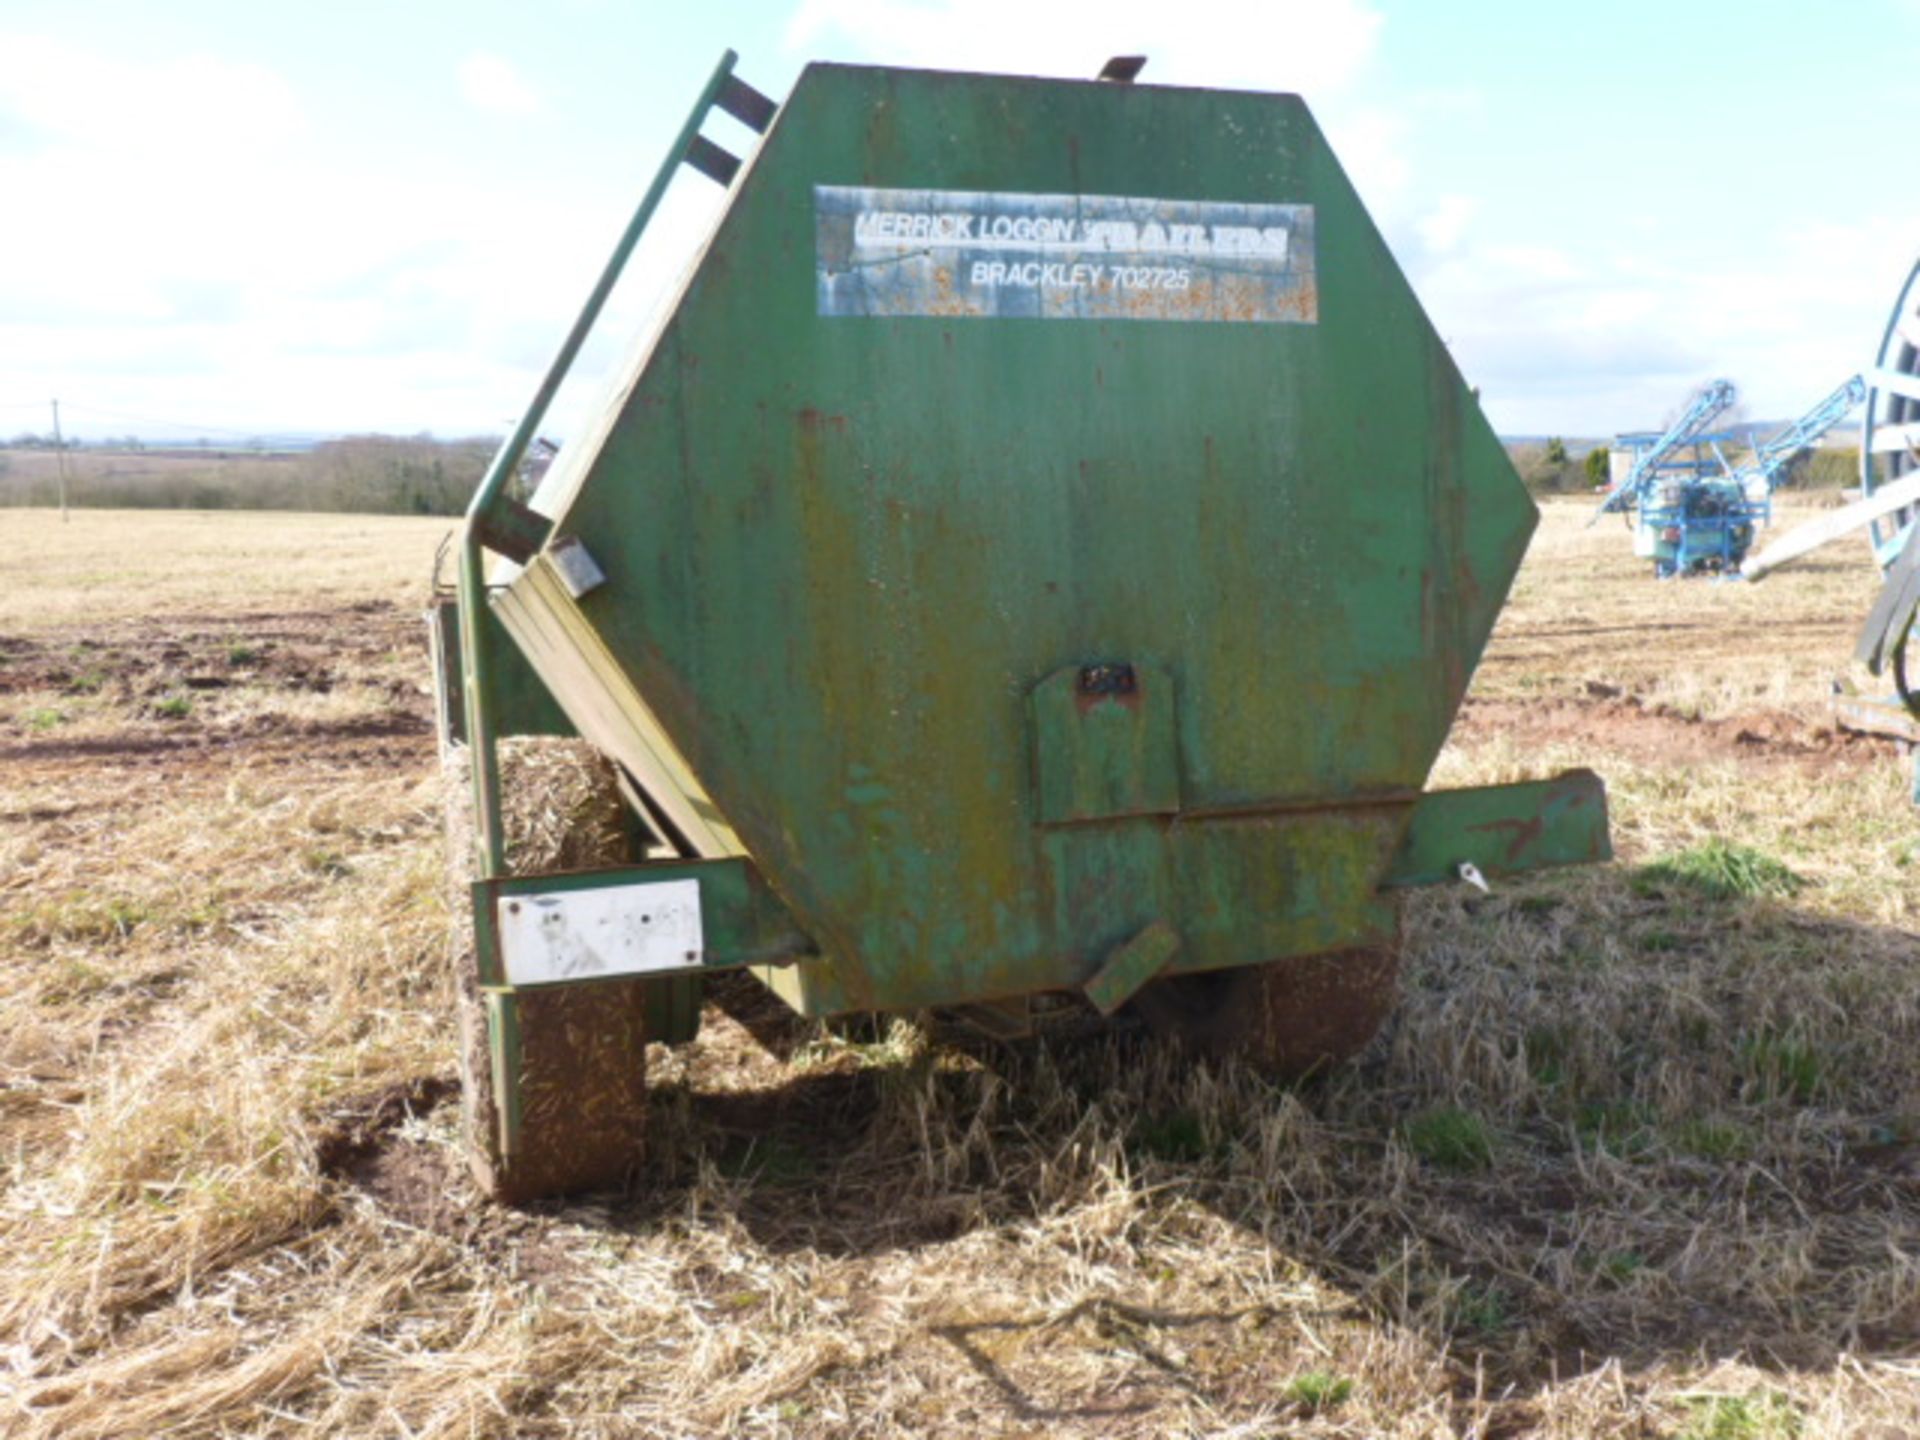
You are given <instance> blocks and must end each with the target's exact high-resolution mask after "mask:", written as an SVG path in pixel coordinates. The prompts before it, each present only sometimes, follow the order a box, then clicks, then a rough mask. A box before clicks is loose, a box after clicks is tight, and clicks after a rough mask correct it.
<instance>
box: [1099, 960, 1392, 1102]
mask: <svg viewBox="0 0 1920 1440" xmlns="http://www.w3.org/2000/svg"><path fill="white" fill-rule="evenodd" d="M1399 974H1400V945H1399V942H1398V940H1397V939H1396V940H1394V941H1392V942H1390V943H1387V944H1383V945H1377V946H1371V947H1368V948H1364V949H1356V950H1340V951H1336V952H1334V953H1332V954H1328V955H1309V956H1305V957H1303V958H1300V959H1289V960H1273V961H1269V962H1268V963H1266V964H1264V965H1245V966H1241V967H1239V968H1237V969H1232V970H1210V971H1205V972H1202V973H1200V974H1196V975H1174V976H1170V977H1168V978H1167V979H1165V980H1158V981H1155V982H1154V983H1153V984H1151V985H1149V986H1147V987H1146V988H1145V989H1144V990H1142V991H1141V992H1140V994H1139V995H1137V996H1135V997H1134V1000H1133V1006H1134V1008H1135V1010H1137V1011H1138V1012H1139V1014H1140V1016H1141V1018H1142V1019H1144V1020H1145V1021H1146V1022H1147V1024H1148V1026H1149V1027H1150V1028H1151V1029H1153V1030H1154V1031H1156V1032H1158V1033H1159V1034H1161V1035H1164V1036H1166V1037H1168V1038H1169V1039H1172V1040H1175V1041H1177V1042H1179V1043H1181V1044H1184V1045H1187V1046H1190V1047H1192V1048H1193V1049H1194V1050H1196V1051H1198V1052H1200V1053H1201V1054H1205V1055H1211V1056H1220V1057H1224V1056H1228V1055H1232V1056H1237V1057H1238V1058H1240V1059H1242V1060H1244V1061H1245V1062H1246V1063H1248V1064H1250V1065H1252V1066H1254V1067H1255V1068H1256V1069H1258V1070H1261V1071H1263V1072H1265V1073H1267V1074H1269V1075H1272V1076H1274V1077H1275V1078H1276V1079H1283V1080H1298V1079H1304V1078H1305V1077H1306V1076H1309V1075H1313V1074H1317V1073H1319V1072H1321V1071H1324V1070H1326V1069H1328V1068H1329V1067H1331V1066H1334V1065H1338V1064H1340V1063H1341V1062H1342V1061H1345V1060H1350V1059H1352V1058H1353V1057H1354V1056H1355V1055H1357V1054H1359V1053H1360V1052H1361V1051H1362V1050H1364V1049H1365V1048H1366V1045H1367V1042H1368V1041H1369V1040H1371V1039H1372V1038H1373V1036H1374V1033H1375V1032H1376V1031H1377V1030H1379V1028H1380V1026H1381V1023H1382V1022H1383V1021H1385V1019H1386V1018H1387V1016H1388V1015H1389V1014H1390V1013H1391V1012H1392V1010H1393V1005H1394V1001H1395V999H1396V998H1397V995H1398V983H1397V982H1398V979H1399Z"/></svg>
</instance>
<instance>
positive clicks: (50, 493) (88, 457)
mask: <svg viewBox="0 0 1920 1440" xmlns="http://www.w3.org/2000/svg"><path fill="white" fill-rule="evenodd" d="M20 438H21V439H23V440H25V439H29V438H30V439H33V440H35V441H39V440H40V438H41V437H37V436H36V437H20ZM498 445H499V442H498V441H496V440H493V439H487V438H475V439H466V440H436V439H434V438H432V437H431V436H426V435H418V436H394V435H353V436H348V437H346V438H344V439H340V440H327V441H323V442H321V443H320V444H318V445H315V446H314V447H313V448H312V449H311V450H306V451H302V452H298V453H279V454H274V453H260V452H254V451H249V450H245V449H236V450H233V451H223V452H212V453H207V454H186V453H181V452H179V451H173V452H168V451H165V450H156V449H133V448H127V447H120V446H113V445H111V444H110V442H99V441H96V442H95V443H94V444H92V445H90V446H87V447H85V448H84V449H82V450H77V451H73V453H70V454H69V455H67V457H66V468H67V473H68V483H67V502H68V504H70V505H74V506H87V507H95V508H104V509H135V510H139V509H159V510H322V511H335V512H339V511H348V512H363V513H368V514H380V515H457V514H459V513H460V512H461V511H463V510H465V509H466V505H467V501H468V500H469V499H471V498H472V495H473V492H474V489H475V488H476V487H477V486H478V485H479V483H480V477H481V476H482V475H483V474H484V473H485V471H486V468H487V464H488V462H489V461H490V460H491V459H492V458H493V454H494V451H495V450H496V449H497V448H498ZM68 448H69V449H70V450H72V446H71V445H69V447H68ZM51 449H52V441H51V439H50V438H47V439H46V440H45V441H44V443H35V444H18V445H9V446H8V447H7V448H6V449H0V505H51V504H53V503H54V502H55V498H56V495H57V490H56V488H55V487H56V481H57V474H58V463H57V462H58V457H57V456H55V455H53V454H51V453H49V452H50V451H51ZM10 462H17V463H10Z"/></svg>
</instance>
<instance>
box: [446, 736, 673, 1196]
mask: <svg viewBox="0 0 1920 1440" xmlns="http://www.w3.org/2000/svg"><path fill="white" fill-rule="evenodd" d="M605 763H606V762H605V761H604V760H601V759H600V757H599V756H598V755H597V754H595V753H594V752H593V751H592V750H591V749H590V748H589V747H587V746H586V745H585V744H584V743H583V742H580V741H567V740H551V739H538V740H536V739H530V738H514V739H509V740H505V741H502V742H501V747H500V769H501V792H502V796H503V801H502V808H503V810H504V812H505V814H504V816H503V819H504V822H505V825H506V830H507V858H508V867H509V869H510V870H512V871H513V872H514V873H517V874H526V873H534V874H538V873H544V872H546V871H550V870H559V869H573V868H586V867H588V866H591V865H594V864H600V865H607V864H617V863H620V862H621V861H622V860H623V859H624V858H625V856H624V855H623V854H614V853H612V852H613V850H614V849H615V848H616V846H617V843H618V842H617V841H616V840H615V838H614V836H615V834H616V833H617V832H616V831H615V830H613V829H611V828H600V829H597V827H595V826H593V825H584V826H583V825H580V824H577V823H575V824H566V823H563V819H562V817H567V816H568V814H569V812H570V811H575V810H577V809H578V808H579V807H580V806H581V805H582V804H590V803H591V802H592V798H593V796H592V792H594V791H595V790H597V789H598V788H599V787H600V786H601V784H602V780H603V777H602V776H601V775H600V774H599V773H598V770H599V768H600V767H604V766H605ZM446 769H447V802H448V803H447V806H446V813H447V856H448V866H447V869H448V877H449V881H450V884H449V887H448V888H449V892H450V893H449V907H450V910H451V917H452V925H451V958H452V965H453V981H454V984H453V991H454V1009H455V1014H456V1018H457V1020H458V1025H459V1060H460V1096H461V1100H460V1109H461V1121H462V1130H463V1132H464V1134H463V1139H464V1141H465V1149H466V1152H467V1156H468V1160H469V1162H470V1164H471V1166H472V1168H473V1171H474V1174H475V1176H476V1178H477V1179H478V1180H479V1181H480V1184H481V1185H482V1187H483V1188H484V1189H485V1190H486V1191H487V1193H488V1194H489V1195H490V1196H491V1197H492V1198H494V1199H496V1200H500V1201H503V1202H505V1203H509V1204H518V1203H521V1202H524V1201H528V1200H535V1199H540V1198H543V1197H546V1196H552V1195H562V1194H567V1193H571V1192H575V1191H581V1190H605V1189H615V1188H619V1187H621V1186H623V1185H624V1184H626V1183H627V1181H628V1180H630V1178H631V1177H632V1174H633V1172H634V1169H635V1167H636V1166H637V1164H638V1162H639V1159H640V1150H641V1142H642V1139H643V1138H644V1134H645V1128H646V1105H647V1090H646V1056H647V1041H648V1039H649V1037H650V1035H652V1034H654V1033H658V1032H659V1031H660V1030H661V1028H662V1026H664V1025H665V1024H666V1022H667V1017H666V1016H663V1015H662V1016H653V1015H650V1014H649V1005H650V1003H651V1004H652V1005H654V1006H656V1007H657V1006H659V1005H660V1004H661V1003H662V1002H663V1000H664V999H665V996H664V993H663V992H661V991H660V990H659V989H658V988H657V987H655V988H650V987H649V986H648V985H647V983H646V982H644V981H609V982H604V983H599V984H588V985H560V986H554V987H551V988H547V989H536V990H519V991H514V992H511V993H505V994H503V993H498V992H496V993H492V994H489V993H488V992H486V991H485V990H483V989H482V987H481V983H480V969H479V961H478V955H477V953H476V950H475V947H474V933H473V916H472V910H471V902H470V899H469V891H468V887H469V885H470V883H471V880H472V877H473V874H474V868H475V867H474V847H473V822H472V803H471V799H470V793H469V791H468V789H467V786H468V773H469V772H468V768H467V763H466V756H465V754H464V750H463V749H462V748H461V747H457V746H456V747H449V754H448V760H447V767H446ZM613 794H614V803H615V804H616V805H617V804H618V803H619V802H618V799H617V791H614V792H613ZM583 796H584V797H585V798H584V799H583ZM596 831H597V834H596ZM583 851H585V852H588V853H582V852H583ZM503 1082H504V1083H503ZM503 1092H505V1093H503Z"/></svg>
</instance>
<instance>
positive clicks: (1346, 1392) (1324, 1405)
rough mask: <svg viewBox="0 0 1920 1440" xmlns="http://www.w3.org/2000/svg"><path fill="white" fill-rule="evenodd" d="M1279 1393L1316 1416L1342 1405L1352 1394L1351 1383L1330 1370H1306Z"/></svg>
mask: <svg viewBox="0 0 1920 1440" xmlns="http://www.w3.org/2000/svg"><path fill="white" fill-rule="evenodd" d="M1280 1393H1281V1395H1282V1396H1283V1397H1284V1398H1285V1399H1287V1400H1288V1401H1290V1402H1292V1403H1293V1404H1295V1405H1299V1406H1302V1407H1303V1408H1305V1409H1308V1410H1311V1411H1313V1412H1314V1413H1316V1414H1318V1413H1319V1412H1320V1411H1322V1410H1332V1409H1334V1408H1335V1407H1337V1406H1339V1405H1342V1404H1344V1403H1345V1402H1346V1400H1347V1398H1348V1397H1349V1396H1351V1395H1352V1394H1353V1381H1351V1380H1349V1379H1348V1378H1347V1377H1346V1376H1344V1375H1335V1374H1334V1373H1333V1372H1332V1371H1331V1370H1308V1371H1306V1372H1305V1373H1304V1374H1300V1375H1296V1376H1294V1377H1293V1379H1291V1380H1289V1381H1288V1382H1287V1383H1286V1387H1285V1388H1284V1389H1283V1390H1282V1391H1281V1392H1280Z"/></svg>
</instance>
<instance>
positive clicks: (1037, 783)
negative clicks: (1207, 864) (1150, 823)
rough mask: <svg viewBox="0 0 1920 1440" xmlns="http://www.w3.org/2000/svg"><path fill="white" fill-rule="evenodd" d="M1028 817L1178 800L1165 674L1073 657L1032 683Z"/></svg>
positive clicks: (1111, 814)
mask: <svg viewBox="0 0 1920 1440" xmlns="http://www.w3.org/2000/svg"><path fill="white" fill-rule="evenodd" d="M1031 708H1032V725H1033V752H1034V758H1033V783H1034V791H1035V796H1034V818H1035V820H1036V821H1037V822H1038V823H1039V824H1042V825H1064V824H1068V823H1070V822H1073V821H1078V820H1112V819H1117V818H1119V817H1121V816H1125V815H1171V814H1172V813H1173V812H1174V811H1176V810H1178V809H1179V808H1180V770H1179V761H1178V758H1177V756H1176V751H1175V737H1174V721H1173V681H1172V678H1171V677H1170V676H1168V675H1167V674H1166V672H1165V671H1163V670H1159V669H1155V668H1150V667H1146V666H1137V665H1073V666H1069V667H1068V668H1066V669H1064V670H1056V671H1054V672H1053V674H1051V675H1049V676H1048V677H1047V678H1046V679H1044V680H1042V681H1041V682H1040V683H1039V684H1038V685H1036V686H1034V687H1033V694H1032V697H1031Z"/></svg>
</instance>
